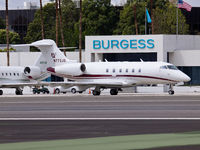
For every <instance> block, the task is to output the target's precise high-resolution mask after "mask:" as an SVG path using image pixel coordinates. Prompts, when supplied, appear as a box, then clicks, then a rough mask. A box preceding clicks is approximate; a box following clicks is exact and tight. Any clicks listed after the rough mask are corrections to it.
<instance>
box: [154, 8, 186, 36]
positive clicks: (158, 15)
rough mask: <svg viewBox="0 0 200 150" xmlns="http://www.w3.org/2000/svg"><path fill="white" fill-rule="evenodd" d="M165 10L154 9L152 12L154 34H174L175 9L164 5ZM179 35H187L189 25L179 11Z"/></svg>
mask: <svg viewBox="0 0 200 150" xmlns="http://www.w3.org/2000/svg"><path fill="white" fill-rule="evenodd" d="M166 5H167V6H166V9H160V8H156V9H155V10H154V20H155V23H154V26H155V28H154V32H155V34H176V25H177V24H176V7H175V6H174V5H172V4H166ZM178 11H179V33H180V34H188V33H189V25H188V24H186V18H185V16H184V15H183V14H182V13H181V10H180V9H179V10H178Z"/></svg>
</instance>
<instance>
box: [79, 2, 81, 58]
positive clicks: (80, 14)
mask: <svg viewBox="0 0 200 150" xmlns="http://www.w3.org/2000/svg"><path fill="white" fill-rule="evenodd" d="M79 61H80V62H82V0H80V19H79Z"/></svg>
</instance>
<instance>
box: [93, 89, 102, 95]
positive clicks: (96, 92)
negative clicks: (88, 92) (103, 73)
mask: <svg viewBox="0 0 200 150" xmlns="http://www.w3.org/2000/svg"><path fill="white" fill-rule="evenodd" d="M92 94H93V95H94V96H99V95H100V94H101V92H100V91H95V90H94V91H92Z"/></svg>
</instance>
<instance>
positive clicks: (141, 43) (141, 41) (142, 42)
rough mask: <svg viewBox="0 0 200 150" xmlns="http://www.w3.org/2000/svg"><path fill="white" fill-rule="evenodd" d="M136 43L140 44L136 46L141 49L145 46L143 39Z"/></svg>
mask: <svg viewBox="0 0 200 150" xmlns="http://www.w3.org/2000/svg"><path fill="white" fill-rule="evenodd" d="M138 43H139V44H140V46H138V47H139V48H141V49H143V48H145V47H146V44H145V40H144V39H141V40H139V41H138Z"/></svg>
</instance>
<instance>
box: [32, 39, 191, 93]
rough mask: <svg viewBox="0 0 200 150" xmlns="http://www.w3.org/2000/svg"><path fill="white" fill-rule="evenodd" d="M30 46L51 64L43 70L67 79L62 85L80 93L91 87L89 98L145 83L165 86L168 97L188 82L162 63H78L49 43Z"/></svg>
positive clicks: (188, 79) (172, 67)
mask: <svg viewBox="0 0 200 150" xmlns="http://www.w3.org/2000/svg"><path fill="white" fill-rule="evenodd" d="M32 45H34V46H36V47H38V48H39V49H40V50H41V52H42V54H43V56H44V57H45V58H46V60H47V61H48V62H47V64H51V67H48V68H47V71H48V72H50V73H51V74H54V75H57V76H60V77H64V78H68V79H70V80H71V81H70V82H63V83H59V85H62V86H65V88H67V87H70V86H79V87H80V88H82V90H83V91H84V90H85V89H87V88H89V87H95V89H94V90H93V95H100V94H101V89H105V88H109V89H110V94H111V95H117V94H118V91H120V90H121V88H126V87H132V86H136V85H145V84H169V85H170V88H169V94H171V95H172V94H174V90H173V85H174V84H176V83H179V82H188V81H190V77H188V76H187V75H186V74H184V73H183V72H181V71H180V70H178V69H177V68H176V66H174V65H172V64H170V63H165V62H89V63H78V62H75V61H72V60H69V59H67V58H66V57H65V56H64V55H63V53H62V52H61V51H60V50H59V49H58V47H57V46H56V44H55V42H54V41H53V40H41V41H37V42H35V43H32Z"/></svg>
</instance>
